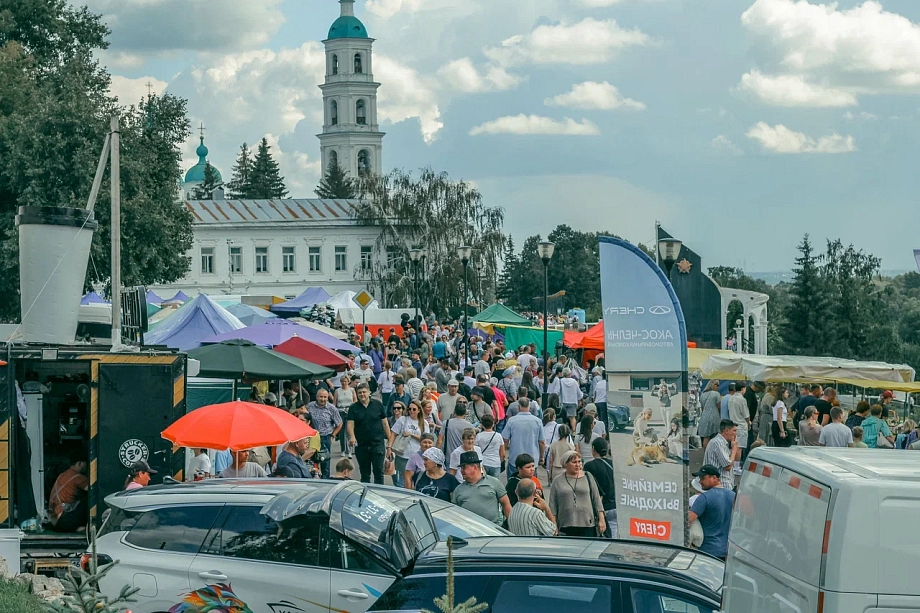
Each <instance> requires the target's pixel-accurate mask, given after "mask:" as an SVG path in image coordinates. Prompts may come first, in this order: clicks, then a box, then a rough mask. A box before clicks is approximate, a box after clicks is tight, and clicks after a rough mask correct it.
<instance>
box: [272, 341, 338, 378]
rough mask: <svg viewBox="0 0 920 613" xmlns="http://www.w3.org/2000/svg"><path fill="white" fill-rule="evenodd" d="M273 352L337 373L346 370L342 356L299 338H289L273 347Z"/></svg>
mask: <svg viewBox="0 0 920 613" xmlns="http://www.w3.org/2000/svg"><path fill="white" fill-rule="evenodd" d="M274 350H275V351H277V352H279V353H283V354H284V355H289V356H291V357H293V358H297V359H299V360H304V361H305V362H312V363H313V364H319V365H320V366H325V367H326V368H331V369H333V370H335V371H339V372H341V371H343V370H345V369H346V368H348V360H346V359H345V358H344V357H343V356H342V354H340V353H337V352H335V351H333V350H332V349H329V348H327V347H323V346H322V345H320V344H318V343H314V342H313V341H308V340H307V339H305V338H301V337H299V336H294V337H291V338H290V339H288V340H286V341H284V342H283V343H281V344H280V345H275V347H274Z"/></svg>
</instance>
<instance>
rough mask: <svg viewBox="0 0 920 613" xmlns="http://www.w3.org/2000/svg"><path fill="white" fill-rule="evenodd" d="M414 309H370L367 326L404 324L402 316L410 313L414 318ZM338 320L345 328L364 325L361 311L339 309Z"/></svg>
mask: <svg viewBox="0 0 920 613" xmlns="http://www.w3.org/2000/svg"><path fill="white" fill-rule="evenodd" d="M413 312H414V309H368V310H367V315H366V318H367V325H369V326H398V325H400V323H402V316H403V314H404V313H408V314H409V316H410V317H411V316H412V313H413ZM336 319H337V320H338V322H339V323H341V324H342V325H343V326H354V325H360V324H361V323H362V314H361V309H339V311H338V313H336Z"/></svg>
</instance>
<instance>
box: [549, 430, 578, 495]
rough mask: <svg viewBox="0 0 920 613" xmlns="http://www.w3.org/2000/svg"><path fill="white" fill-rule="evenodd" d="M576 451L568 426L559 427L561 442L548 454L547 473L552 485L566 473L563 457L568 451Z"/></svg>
mask: <svg viewBox="0 0 920 613" xmlns="http://www.w3.org/2000/svg"><path fill="white" fill-rule="evenodd" d="M574 450H575V440H574V439H573V438H572V431H571V430H569V427H568V426H566V425H562V426H559V440H558V441H556V442H555V443H553V444H552V445H550V446H549V453H548V454H547V455H548V457H547V461H546V472H547V473H548V474H549V481H550V483H552V482H553V479H555V478H556V477H557V476H559V475H561V474H562V473H564V472H565V465H564V464H563V463H562V456H563V455H565V452H566V451H574Z"/></svg>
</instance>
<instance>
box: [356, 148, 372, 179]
mask: <svg viewBox="0 0 920 613" xmlns="http://www.w3.org/2000/svg"><path fill="white" fill-rule="evenodd" d="M370 173H371V154H370V152H369V151H368V150H367V149H362V150H361V151H359V152H358V176H361V177H365V176H367V175H369V174H370Z"/></svg>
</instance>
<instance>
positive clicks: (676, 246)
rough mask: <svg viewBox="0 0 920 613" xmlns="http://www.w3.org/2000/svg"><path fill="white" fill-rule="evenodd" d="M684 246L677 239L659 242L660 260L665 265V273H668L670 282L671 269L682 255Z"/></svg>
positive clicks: (664, 239)
mask: <svg viewBox="0 0 920 613" xmlns="http://www.w3.org/2000/svg"><path fill="white" fill-rule="evenodd" d="M683 246H684V244H683V242H681V241H679V240H677V239H676V238H663V239H661V240H660V241H658V258H659V259H660V260H661V263H663V264H664V267H665V272H667V273H668V281H670V280H671V269H672V268H673V267H674V262H676V261H677V256H678V255H680V250H681V247H683Z"/></svg>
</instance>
